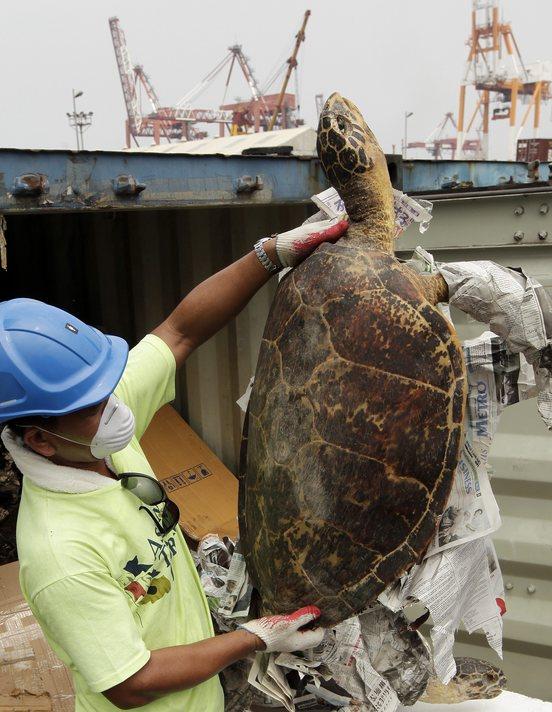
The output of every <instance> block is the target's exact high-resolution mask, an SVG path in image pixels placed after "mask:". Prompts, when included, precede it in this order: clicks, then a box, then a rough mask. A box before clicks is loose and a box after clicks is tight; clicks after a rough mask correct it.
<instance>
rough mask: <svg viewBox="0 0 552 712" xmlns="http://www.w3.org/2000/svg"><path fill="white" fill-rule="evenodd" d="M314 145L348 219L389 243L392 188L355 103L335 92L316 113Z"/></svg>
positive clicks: (370, 134)
mask: <svg viewBox="0 0 552 712" xmlns="http://www.w3.org/2000/svg"><path fill="white" fill-rule="evenodd" d="M316 149H317V151H318V157H319V158H320V161H321V162H322V166H323V168H324V172H325V173H326V176H327V178H328V180H329V181H330V183H331V184H332V186H333V187H334V188H335V189H336V190H337V191H338V192H339V194H340V195H341V197H342V198H343V200H344V202H345V208H346V210H347V213H348V214H349V218H350V220H351V221H352V222H353V223H355V222H357V223H361V222H362V223H365V226H364V227H365V228H366V229H365V232H366V234H367V235H368V234H371V235H374V234H376V233H378V234H379V233H382V234H385V235H386V236H387V237H386V238H385V239H386V241H387V238H389V240H388V241H389V245H390V244H391V242H392V238H390V237H389V236H390V235H391V234H392V233H393V224H394V211H393V191H392V188H391V181H390V179H389V172H388V170H387V161H386V160H385V155H384V153H383V151H382V150H381V148H380V146H379V144H378V142H377V139H376V137H375V136H374V134H373V133H372V131H371V130H370V128H369V127H368V126H367V124H366V122H365V121H364V118H363V117H362V114H361V113H360V111H359V109H358V108H357V106H356V105H355V104H353V102H352V101H350V100H349V99H345V98H344V97H343V96H341V94H338V93H337V92H335V93H333V94H332V95H331V96H330V97H329V99H327V101H326V103H325V104H324V107H323V109H322V112H321V114H320V121H319V124H318V139H317V144H316Z"/></svg>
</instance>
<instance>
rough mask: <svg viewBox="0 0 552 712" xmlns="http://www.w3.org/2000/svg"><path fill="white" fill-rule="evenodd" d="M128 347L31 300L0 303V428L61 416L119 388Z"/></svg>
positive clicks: (102, 398)
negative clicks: (6, 423)
mask: <svg viewBox="0 0 552 712" xmlns="http://www.w3.org/2000/svg"><path fill="white" fill-rule="evenodd" d="M127 358H128V344H127V342H126V341H125V340H124V339H121V338H119V337H118V336H106V335H105V334H102V332H101V331H98V330H97V329H94V328H93V327H92V326H88V324H85V323H84V322H82V321H80V319H77V318H75V317H74V316H72V315H71V314H69V313H68V312H66V311H63V310H62V309H58V308H57V307H53V306H50V305H49V304H44V303H43V302H39V301H36V300H35V299H11V300H10V301H7V302H0V422H3V421H5V420H10V419H12V418H23V417H25V416H28V415H43V416H52V415H66V414H67V413H73V412H74V411H76V410H81V408H88V407H89V406H92V405H95V404H96V403H100V402H101V401H103V400H104V399H105V398H107V397H108V396H109V395H110V394H111V393H112V392H113V390H114V389H115V386H116V385H117V383H118V382H119V380H120V378H121V376H122V374H123V371H124V368H125V366H126V362H127Z"/></svg>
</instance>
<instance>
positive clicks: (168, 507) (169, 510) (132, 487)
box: [118, 472, 180, 536]
mask: <svg viewBox="0 0 552 712" xmlns="http://www.w3.org/2000/svg"><path fill="white" fill-rule="evenodd" d="M118 480H119V482H121V484H122V486H123V487H124V488H125V489H127V490H128V491H129V492H132V494H133V495H134V496H135V497H138V499H139V500H140V501H141V502H143V503H144V504H145V505H147V507H140V509H143V510H145V511H146V512H147V513H148V514H149V515H150V517H151V518H152V519H153V521H154V522H155V525H156V527H157V529H158V530H159V534H160V535H161V536H164V535H165V534H168V533H169V532H170V531H171V529H174V528H175V527H176V525H177V524H178V520H179V519H180V510H179V509H178V506H177V505H176V504H175V503H174V502H173V501H172V499H169V498H168V497H167V493H166V492H165V490H164V489H163V487H162V486H161V484H160V483H159V482H158V481H157V480H156V479H154V478H153V477H150V476H149V475H142V474H140V473H138V472H125V473H123V474H122V475H119V477H118ZM159 504H164V505H165V506H164V507H163V513H162V514H161V521H159V519H158V518H157V517H156V516H155V514H154V513H153V512H151V511H150V510H149V509H148V507H155V506H157V505H159Z"/></svg>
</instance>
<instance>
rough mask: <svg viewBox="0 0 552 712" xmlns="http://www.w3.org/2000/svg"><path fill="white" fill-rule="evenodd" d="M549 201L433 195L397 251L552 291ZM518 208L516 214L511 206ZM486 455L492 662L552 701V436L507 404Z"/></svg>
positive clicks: (529, 405) (466, 643) (472, 326)
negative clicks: (494, 558)
mask: <svg viewBox="0 0 552 712" xmlns="http://www.w3.org/2000/svg"><path fill="white" fill-rule="evenodd" d="M551 204H552V194H551V193H548V194H541V195H538V196H537V195H529V196H510V197H507V198H487V199H477V200H456V201H441V202H438V203H435V205H434V212H435V220H434V221H433V225H432V227H431V229H430V230H429V232H428V233H426V234H425V235H420V234H419V233H418V232H417V231H414V230H411V231H409V232H408V233H407V234H406V235H405V236H403V238H402V239H401V242H400V247H401V248H402V249H403V250H404V252H403V253H402V254H403V255H405V256H406V255H407V254H408V249H411V248H412V247H413V246H415V245H416V244H422V245H424V246H427V248H428V249H430V250H431V251H432V253H433V254H434V255H435V257H436V259H438V260H441V261H447V262H452V261H458V260H475V259H478V260H481V259H489V260H494V261H495V262H499V263H501V264H504V265H507V266H519V267H522V268H523V269H524V270H525V271H526V272H527V274H530V275H532V276H534V277H536V278H537V279H539V280H540V281H541V283H542V284H543V285H544V286H545V287H547V288H548V290H550V291H551V292H552V244H550V245H549V244H548V242H547V240H540V239H539V238H538V232H539V231H541V232H542V231H543V230H544V231H546V230H550V226H551V217H550V212H549V211H544V210H541V207H542V206H543V205H544V206H549V205H551ZM519 207H523V209H524V211H523V213H522V214H521V215H518V214H516V213H515V212H514V210H516V209H519ZM551 207H552V205H551ZM516 212H519V210H516ZM516 231H522V232H524V238H523V240H521V241H520V242H517V241H516V240H515V239H514V238H513V235H514V233H515V232H516ZM550 235H551V237H552V230H550ZM452 316H453V319H454V321H455V324H456V325H457V327H458V330H459V333H460V336H461V337H462V338H472V337H474V336H476V335H477V334H479V333H481V331H482V330H483V329H482V328H481V325H480V324H478V323H477V322H475V321H474V320H473V319H470V318H469V317H467V316H466V315H465V314H462V313H461V312H459V311H457V310H453V313H452ZM490 461H491V465H492V470H493V479H492V486H493V490H494V492H495V494H496V496H497V500H498V503H499V506H500V510H501V515H502V520H503V525H502V528H501V529H500V530H499V531H498V532H497V534H496V535H495V537H494V541H495V544H496V548H497V552H498V555H499V557H500V561H501V566H502V570H503V574H504V581H505V583H506V584H507V590H506V602H507V606H508V614H507V615H506V617H505V618H504V626H505V627H504V655H505V657H504V661H503V662H501V663H500V664H501V665H502V667H503V668H504V670H505V672H506V673H507V675H508V677H509V679H510V685H511V689H513V690H515V691H517V692H523V693H525V694H528V695H532V696H535V697H540V698H542V699H546V700H552V683H551V681H550V670H551V669H552V467H551V463H552V434H551V433H550V432H549V431H547V430H546V428H545V426H544V423H543V421H542V420H541V419H540V417H539V416H538V414H537V410H536V404H535V401H527V402H524V403H519V404H516V405H514V406H510V407H509V408H508V409H506V411H505V412H504V414H503V416H502V418H501V421H500V426H499V430H498V432H497V434H496V437H495V440H494V442H493V445H492V449H491V459H490ZM459 640H460V642H459V644H458V645H457V652H458V654H461V655H474V656H476V657H482V658H485V659H488V660H493V661H494V662H496V663H497V664H498V663H499V662H500V661H499V660H498V658H497V656H495V655H494V654H493V652H492V651H491V650H490V649H489V647H488V645H487V644H486V641H485V640H484V638H483V637H482V636H480V635H473V636H468V635H467V634H466V633H464V634H460V636H459Z"/></svg>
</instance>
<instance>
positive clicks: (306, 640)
mask: <svg viewBox="0 0 552 712" xmlns="http://www.w3.org/2000/svg"><path fill="white" fill-rule="evenodd" d="M318 618H320V610H319V609H318V608H316V606H306V607H305V608H300V609H299V610H298V611H295V613H291V614H290V615H287V616H267V617H266V618H258V619H257V620H252V621H248V622H247V623H244V624H243V625H241V626H240V628H244V629H245V630H247V631H249V632H250V633H253V634H254V635H256V636H257V637H258V638H260V639H261V641H262V642H263V643H264V644H265V646H266V647H264V648H262V650H265V651H266V652H267V653H270V652H272V651H277V652H279V653H291V652H293V651H294V650H306V649H307V648H315V647H316V646H317V645H319V644H320V643H321V642H322V638H323V637H324V629H323V628H314V629H311V630H300V629H301V628H303V626H306V625H308V624H309V623H312V621H315V620H317V619H318Z"/></svg>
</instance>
